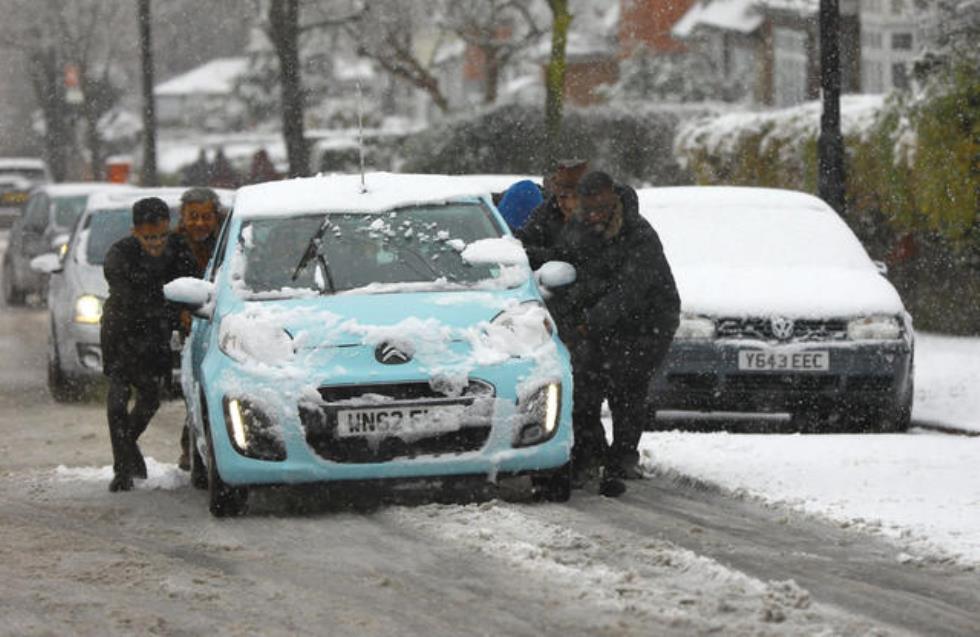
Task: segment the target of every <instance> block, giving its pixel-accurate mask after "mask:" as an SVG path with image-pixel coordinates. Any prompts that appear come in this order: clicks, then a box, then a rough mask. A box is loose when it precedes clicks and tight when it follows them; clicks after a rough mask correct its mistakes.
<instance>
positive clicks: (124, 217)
mask: <svg viewBox="0 0 980 637" xmlns="http://www.w3.org/2000/svg"><path fill="white" fill-rule="evenodd" d="M177 220H178V213H177V211H176V210H175V209H173V208H171V210H170V225H171V227H172V228H175V227H176V226H177ZM132 227H133V211H132V210H130V209H129V208H122V209H117V210H99V211H97V212H94V213H92V214H91V215H90V216H89V217H88V219H87V220H86V221H85V227H84V228H83V230H84V231H85V232H87V239H86V241H85V261H86V262H87V263H89V264H90V265H102V264H103V263H105V255H106V253H107V252H108V251H109V248H111V247H112V244H113V243H115V242H116V241H119V240H120V239H122V238H123V237H126V236H128V235H129V234H130V231H131V229H132Z"/></svg>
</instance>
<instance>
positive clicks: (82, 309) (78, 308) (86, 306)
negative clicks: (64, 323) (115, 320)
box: [75, 294, 102, 325]
mask: <svg viewBox="0 0 980 637" xmlns="http://www.w3.org/2000/svg"><path fill="white" fill-rule="evenodd" d="M101 320H102V299H100V298H99V297H97V296H95V295H94V294H83V295H81V296H80V297H78V298H77V299H75V322H76V323H87V324H89V325H95V324H98V323H99V321H101Z"/></svg>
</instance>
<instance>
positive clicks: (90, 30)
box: [0, 0, 132, 179]
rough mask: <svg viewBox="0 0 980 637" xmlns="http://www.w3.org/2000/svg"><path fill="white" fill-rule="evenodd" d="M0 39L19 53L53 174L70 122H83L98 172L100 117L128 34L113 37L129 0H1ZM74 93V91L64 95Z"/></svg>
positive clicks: (63, 159)
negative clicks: (0, 22)
mask: <svg viewBox="0 0 980 637" xmlns="http://www.w3.org/2000/svg"><path fill="white" fill-rule="evenodd" d="M0 11H3V14H4V16H5V19H6V20H5V22H6V23H7V24H8V25H11V27H12V28H8V29H5V30H4V32H3V34H2V35H0V46H3V47H5V48H9V49H12V50H16V51H18V52H20V53H22V54H23V55H24V56H25V57H26V59H27V62H28V73H29V75H30V78H31V84H32V87H33V88H34V94H35V97H36V99H37V103H38V107H39V109H40V111H41V115H42V119H43V122H44V142H45V153H46V155H47V158H48V162H49V164H50V166H51V170H52V172H53V173H54V175H55V177H56V178H58V179H64V178H66V177H67V176H68V174H69V172H70V171H69V167H68V157H69V156H70V155H71V154H72V151H73V149H75V148H76V141H77V140H76V138H75V123H76V122H77V121H78V119H79V118H81V120H82V121H83V122H84V126H85V128H84V140H85V146H86V147H87V150H88V155H89V161H90V165H91V170H90V172H91V173H92V174H93V175H94V176H96V177H99V176H101V171H102V163H103V162H102V159H103V150H102V149H103V142H102V136H101V133H100V131H99V127H98V122H99V119H100V118H101V117H102V116H103V115H104V114H105V113H106V112H108V111H109V110H110V109H112V108H113V107H114V106H115V105H116V104H117V103H118V101H119V99H120V97H121V94H122V91H121V87H120V84H121V83H120V82H118V81H116V80H115V75H117V74H118V72H119V71H120V69H121V66H122V65H121V64H120V63H119V61H118V60H119V59H120V58H123V59H125V58H126V57H127V56H126V55H125V53H127V52H126V51H125V50H124V47H125V46H126V44H125V43H126V42H127V40H125V39H122V38H118V37H116V33H117V30H118V29H119V27H120V25H121V24H123V23H124V22H125V21H127V20H128V19H130V18H131V17H132V13H131V11H130V10H129V8H128V3H106V2H104V1H102V0H75V1H74V2H58V1H57V0H4V1H3V2H0ZM69 69H71V72H72V74H73V75H74V76H75V78H77V83H78V85H77V87H72V88H77V92H75V93H74V94H70V93H69V92H68V91H67V90H66V89H67V87H66V73H67V72H68V70H69ZM72 97H77V100H76V99H69V98H72Z"/></svg>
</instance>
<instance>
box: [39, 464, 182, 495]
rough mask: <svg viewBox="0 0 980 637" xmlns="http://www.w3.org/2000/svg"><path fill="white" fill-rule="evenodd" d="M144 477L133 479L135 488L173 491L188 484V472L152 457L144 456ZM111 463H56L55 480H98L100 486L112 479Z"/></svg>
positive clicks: (102, 486)
mask: <svg viewBox="0 0 980 637" xmlns="http://www.w3.org/2000/svg"><path fill="white" fill-rule="evenodd" d="M145 460H146V479H145V480H140V479H137V480H134V481H133V484H134V485H135V487H136V489H137V490H139V489H157V490H161V491H173V490H175V489H181V488H184V487H187V486H189V485H190V474H188V473H187V472H186V471H181V470H180V469H179V468H178V467H177V465H175V464H169V463H165V462H157V461H156V460H155V459H154V458H152V457H149V456H148V457H146V458H145ZM112 476H113V472H112V465H107V466H104V467H66V466H65V465H58V466H57V467H56V468H55V469H54V478H55V480H58V481H61V482H98V483H100V487H101V488H104V485H107V484H109V482H110V481H111V480H112Z"/></svg>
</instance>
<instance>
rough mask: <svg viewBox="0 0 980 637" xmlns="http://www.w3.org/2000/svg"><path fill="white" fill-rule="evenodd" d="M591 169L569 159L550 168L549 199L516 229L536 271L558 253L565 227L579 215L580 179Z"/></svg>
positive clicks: (548, 179) (576, 160)
mask: <svg viewBox="0 0 980 637" xmlns="http://www.w3.org/2000/svg"><path fill="white" fill-rule="evenodd" d="M587 170H588V164H587V163H586V162H585V161H583V160H580V159H569V160H564V161H561V162H559V163H558V165H557V166H556V167H555V168H554V170H548V171H547V175H546V176H545V180H544V190H545V194H546V197H545V200H544V201H543V202H541V203H540V204H539V205H538V206H537V207H536V208H535V209H534V210H532V211H531V214H530V216H529V217H528V219H527V223H525V224H524V226H523V227H521V228H519V229H518V230H515V231H514V236H515V237H517V238H518V239H520V240H521V243H522V244H523V245H524V251H525V252H527V258H528V261H529V262H530V264H531V267H532V268H534V269H535V270H536V269H538V268H540V267H541V266H542V265H543V264H544V263H546V262H547V261H551V260H552V259H553V258H554V256H555V246H556V244H557V243H558V236H559V235H560V234H561V230H562V228H564V227H565V224H566V223H568V221H569V220H570V219H571V218H572V215H573V214H575V207H576V205H578V192H577V190H576V188H577V187H578V182H579V180H580V179H581V178H582V175H584V174H585V173H586V171H587Z"/></svg>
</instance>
